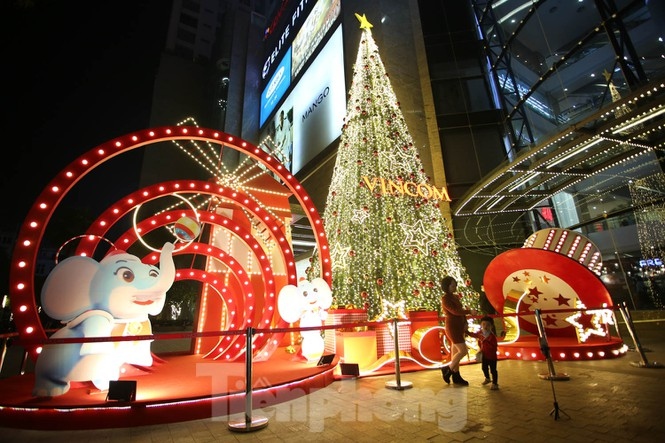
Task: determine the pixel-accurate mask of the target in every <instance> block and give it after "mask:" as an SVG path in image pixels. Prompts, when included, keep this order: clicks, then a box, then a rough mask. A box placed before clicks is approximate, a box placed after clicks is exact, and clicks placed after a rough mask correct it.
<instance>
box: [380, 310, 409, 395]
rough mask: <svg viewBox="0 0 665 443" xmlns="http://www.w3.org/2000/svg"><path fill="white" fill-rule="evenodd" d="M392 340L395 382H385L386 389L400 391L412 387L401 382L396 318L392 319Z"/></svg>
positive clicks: (407, 383)
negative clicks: (393, 340) (393, 342)
mask: <svg viewBox="0 0 665 443" xmlns="http://www.w3.org/2000/svg"><path fill="white" fill-rule="evenodd" d="M393 326H394V331H395V332H394V338H395V380H393V381H389V382H386V388H389V389H397V390H399V391H402V390H404V389H409V388H412V387H413V383H411V382H410V381H407V382H402V377H401V370H400V367H399V328H398V326H397V318H395V319H393Z"/></svg>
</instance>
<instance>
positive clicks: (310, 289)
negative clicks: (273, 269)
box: [277, 278, 332, 362]
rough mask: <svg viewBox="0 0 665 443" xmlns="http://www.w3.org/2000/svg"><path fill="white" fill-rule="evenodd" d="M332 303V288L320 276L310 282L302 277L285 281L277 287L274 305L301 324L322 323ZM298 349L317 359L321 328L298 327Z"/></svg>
mask: <svg viewBox="0 0 665 443" xmlns="http://www.w3.org/2000/svg"><path fill="white" fill-rule="evenodd" d="M331 304H332V291H331V290H330V286H329V285H328V283H327V282H326V281H325V280H324V279H322V278H315V279H313V280H312V281H311V282H309V281H307V280H302V281H301V282H300V283H298V286H294V285H286V286H284V287H283V288H282V289H281V290H280V291H279V297H278V299H277V309H278V311H279V315H280V316H281V317H282V318H283V319H284V321H287V322H289V323H295V322H296V321H298V320H300V327H301V328H308V327H316V326H322V325H323V322H324V321H325V319H326V317H328V311H327V309H328V308H330V305H331ZM300 335H301V336H302V344H301V353H302V355H303V357H305V358H306V359H307V361H310V362H311V361H318V359H319V358H320V357H321V355H323V348H324V342H323V337H321V331H319V330H311V331H302V332H301V333H300Z"/></svg>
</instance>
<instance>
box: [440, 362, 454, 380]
mask: <svg viewBox="0 0 665 443" xmlns="http://www.w3.org/2000/svg"><path fill="white" fill-rule="evenodd" d="M441 375H443V381H445V382H446V383H447V384H450V376H451V375H453V372H452V371H451V370H450V368H449V367H448V366H444V367H442V368H441Z"/></svg>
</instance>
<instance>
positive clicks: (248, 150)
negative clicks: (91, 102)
mask: <svg viewBox="0 0 665 443" xmlns="http://www.w3.org/2000/svg"><path fill="white" fill-rule="evenodd" d="M174 140H198V141H203V142H210V143H217V144H223V145H224V146H225V147H229V148H231V149H235V150H237V151H239V152H241V153H243V154H245V155H247V156H249V157H251V158H253V159H254V160H256V161H258V162H259V163H261V164H262V165H264V166H265V167H266V168H268V169H269V170H270V171H271V172H272V173H273V174H274V175H275V176H276V177H277V178H278V179H279V180H281V182H282V183H283V184H284V186H285V187H286V188H288V189H289V190H290V191H291V192H292V193H293V196H294V197H295V198H296V199H297V201H298V203H299V204H300V205H301V206H302V208H303V209H304V213H305V215H306V217H307V218H308V220H309V222H310V225H311V226H312V230H313V232H314V235H315V240H316V244H317V248H318V250H319V260H320V269H321V277H322V278H323V279H324V280H326V281H327V282H328V284H331V263H330V251H329V247H328V241H327V238H326V236H325V232H324V228H323V222H322V220H321V217H320V215H319V213H318V211H317V210H316V208H315V207H314V204H313V203H312V201H311V198H310V197H309V195H308V194H307V192H306V191H305V190H304V188H303V187H302V185H301V184H300V182H298V180H297V179H296V178H295V177H294V176H293V175H292V174H291V173H290V172H289V171H288V170H287V169H286V168H285V167H284V166H283V165H282V164H281V163H280V162H279V161H278V160H277V159H275V158H274V157H273V156H272V155H270V154H269V153H267V152H265V151H263V150H262V149H260V148H259V147H257V146H255V145H253V144H251V143H249V142H247V141H244V140H242V139H239V138H237V137H234V136H232V135H229V134H226V133H224V132H221V131H217V130H214V129H207V128H199V127H193V126H165V127H159V128H152V129H146V130H142V131H137V132H134V133H130V134H127V135H125V136H122V137H119V138H116V139H113V140H110V141H108V142H106V143H103V144H101V145H99V146H98V147H96V148H94V149H92V150H90V151H88V152H86V153H85V154H83V155H81V156H80V157H78V158H77V159H76V160H74V161H73V162H72V163H70V164H69V165H68V166H67V167H66V168H65V169H64V170H62V171H61V172H60V173H59V174H58V175H57V176H56V177H55V178H53V179H52V180H51V182H50V183H49V184H48V185H47V186H46V188H45V189H44V190H43V191H42V192H41V194H40V195H39V197H38V198H37V200H36V201H35V203H34V204H33V205H32V207H31V208H30V210H29V211H28V214H27V216H26V219H25V220H24V222H23V224H22V226H21V229H20V231H19V235H18V239H17V242H16V246H15V248H14V253H13V256H12V260H11V264H10V275H9V295H10V299H11V303H12V312H13V314H14V322H15V324H16V327H17V330H18V333H19V337H20V339H21V342H22V343H23V344H24V346H25V347H26V350H27V351H28V352H29V354H30V355H31V357H33V358H34V357H36V355H37V350H38V347H39V344H40V343H41V342H43V341H44V340H45V339H46V338H47V336H46V332H45V331H44V329H43V327H42V325H41V322H40V320H39V313H38V309H37V305H36V296H35V286H34V273H35V268H36V262H37V255H38V251H39V248H40V245H41V242H42V240H43V236H44V232H45V230H46V227H47V225H48V223H49V221H50V219H51V217H52V216H53V213H54V211H55V209H56V208H57V207H58V205H59V204H60V202H61V201H62V199H63V198H64V196H65V195H67V193H68V192H69V191H70V190H71V189H72V188H73V187H74V186H75V185H76V184H77V183H78V182H79V181H80V180H81V179H82V178H83V177H85V176H86V175H87V174H89V173H90V172H91V171H93V170H94V169H95V168H96V167H98V166H100V165H101V164H103V163H105V162H106V161H108V160H110V159H111V158H114V157H116V156H118V155H121V154H123V153H126V152H128V151H131V150H134V149H138V148H141V147H143V146H148V145H151V144H155V143H159V142H164V141H174ZM171 183H172V184H173V186H174V187H175V188H177V189H172V190H170V191H169V192H171V193H172V192H178V191H180V192H183V191H189V190H192V188H198V189H200V190H201V191H202V190H203V189H205V190H206V192H208V193H211V194H215V195H220V196H223V197H224V198H233V199H236V198H238V200H235V201H236V202H238V203H240V202H241V201H242V202H243V203H244V204H246V205H248V206H247V209H248V210H250V211H252V212H254V213H255V214H257V216H263V218H262V220H264V222H267V221H268V220H269V218H270V217H269V218H268V219H266V218H265V217H266V216H267V215H266V214H263V213H262V212H261V210H260V208H259V210H257V209H256V208H252V207H251V206H249V203H250V199H246V198H244V199H243V196H240V195H241V194H242V193H238V191H237V190H231V189H228V188H224V187H221V186H217V185H215V184H213V183H209V182H205V184H203V182H197V181H195V180H194V181H183V182H171ZM162 186H165V185H164V184H159V185H154V186H151V187H149V188H148V189H145V190H143V192H147V193H148V194H147V195H146V199H150V198H154V196H153V197H150V194H149V193H150V191H151V190H152V189H153V188H154V191H156V193H157V195H159V192H165V191H163V190H162V188H161V187H162ZM164 189H166V187H165V188H164ZM218 193H219V194H218ZM244 197H246V196H244ZM240 199H242V200H240ZM129 203H130V202H129V200H127V201H125V202H124V204H129ZM119 212H122V210H119V209H118V208H117V207H111V208H109V210H108V211H106V212H105V213H104V214H102V217H100V219H99V220H98V222H97V223H98V224H96V225H95V226H92V227H91V233H92V232H94V231H96V230H97V229H98V228H99V229H100V231H104V232H105V228H104V227H108V226H109V225H112V224H113V222H114V221H115V220H117V219H118V217H120V215H115V216H113V214H119ZM125 212H126V211H125ZM106 216H107V217H108V218H106ZM106 229H108V228H106ZM271 229H272V228H271ZM95 238H97V237H94V236H91V237H90V239H91V242H90V245H92V244H94V243H95V242H96V241H95V240H94V239H95ZM123 241H128V242H131V239H130V238H129V237H124V238H123ZM97 242H98V240H97ZM278 245H279V247H280V249H282V254H283V255H284V256H287V255H289V254H291V257H292V252H291V251H290V246H289V245H288V242H286V241H283V240H280V241H279V242H278ZM93 249H94V247H93ZM149 256H151V257H152V258H148V260H155V259H156V255H155V254H149ZM295 278H296V277H295V274H291V273H289V282H291V281H294V282H295ZM266 289H268V288H266ZM264 320H265V319H264ZM266 340H267V341H268V344H270V342H271V341H270V340H269V339H268V338H266ZM272 343H274V341H272Z"/></svg>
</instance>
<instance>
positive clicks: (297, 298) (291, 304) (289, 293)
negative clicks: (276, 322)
mask: <svg viewBox="0 0 665 443" xmlns="http://www.w3.org/2000/svg"><path fill="white" fill-rule="evenodd" d="M302 302H303V297H302V293H301V292H300V290H299V289H298V288H297V287H295V286H293V285H286V286H284V287H283V288H282V289H281V290H280V291H279V296H278V297H277V311H278V312H279V315H280V316H281V317H282V319H284V321H285V322H287V323H293V322H296V321H298V320H300V316H301V315H302Z"/></svg>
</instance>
